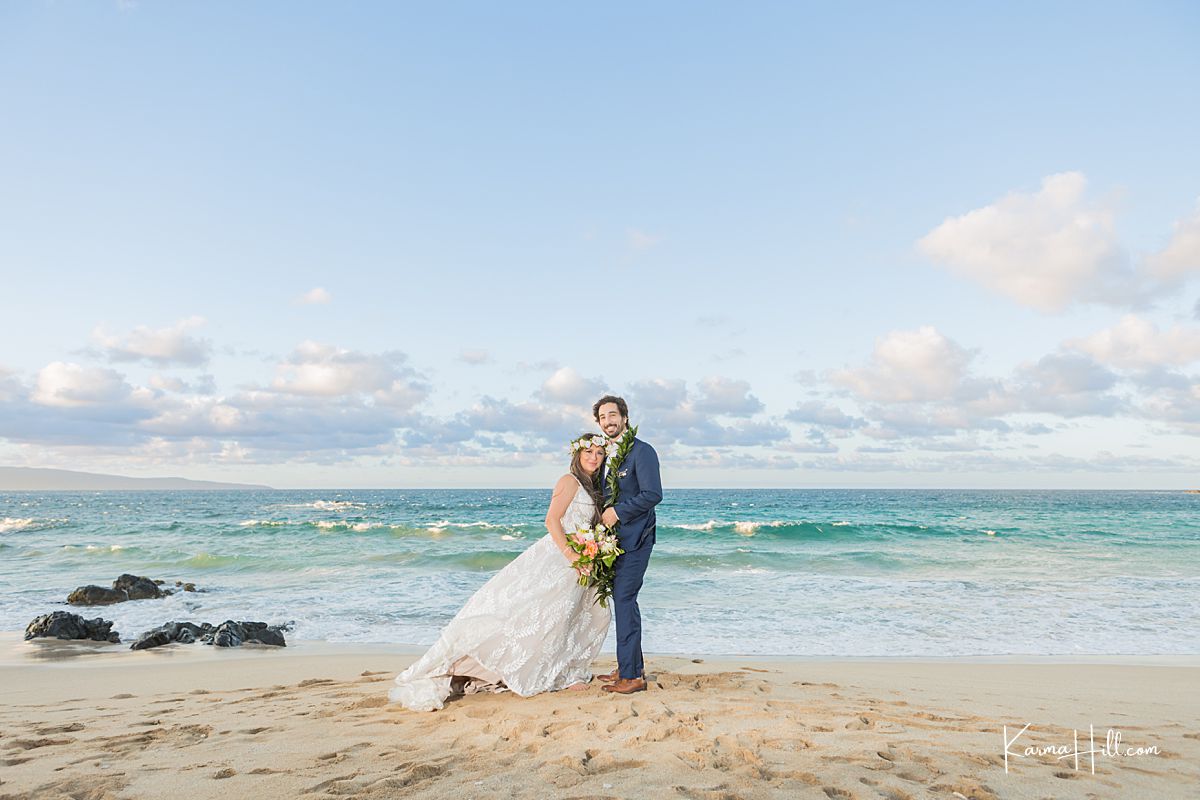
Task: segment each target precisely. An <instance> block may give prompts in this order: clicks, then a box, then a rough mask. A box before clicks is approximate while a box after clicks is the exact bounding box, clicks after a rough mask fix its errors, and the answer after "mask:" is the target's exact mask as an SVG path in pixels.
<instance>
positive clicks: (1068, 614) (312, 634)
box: [0, 489, 1200, 656]
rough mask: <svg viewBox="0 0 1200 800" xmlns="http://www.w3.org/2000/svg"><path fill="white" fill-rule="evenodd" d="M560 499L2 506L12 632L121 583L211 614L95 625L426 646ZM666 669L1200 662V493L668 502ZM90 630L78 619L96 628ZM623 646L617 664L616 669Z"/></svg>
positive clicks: (652, 621) (373, 495)
mask: <svg viewBox="0 0 1200 800" xmlns="http://www.w3.org/2000/svg"><path fill="white" fill-rule="evenodd" d="M548 501H549V491H532V490H363V491H345V490H343V491H262V492H254V491H237V492H209V491H147V492H9V493H0V630H9V631H12V630H22V629H24V627H25V625H26V624H27V623H28V622H29V621H30V620H31V619H32V618H33V617H35V616H37V615H38V614H43V613H47V612H49V611H53V610H56V609H60V608H69V607H67V606H65V605H64V601H65V599H66V596H67V594H68V593H69V592H70V591H71V590H72V589H74V588H75V587H76V586H80V585H83V584H88V583H95V584H99V585H108V584H109V583H110V582H111V581H112V580H113V579H114V578H116V577H117V576H118V575H119V574H121V573H122V572H131V573H135V574H138V575H147V576H149V577H152V578H161V579H165V580H166V581H167V582H168V584H171V583H174V581H175V580H182V581H192V582H194V583H196V584H197V586H199V587H201V588H203V589H206V590H207V591H206V592H205V593H179V594H176V595H175V596H173V597H170V598H167V599H164V600H152V601H135V602H129V603H122V604H119V605H114V606H107V607H102V608H97V609H87V610H83V611H82V612H81V613H85V614H86V615H87V616H93V615H100V616H103V617H104V618H106V619H112V620H114V621H115V622H116V625H115V629H116V630H119V631H120V632H121V634H122V636H123V637H124V638H126V639H127V640H128V639H131V638H132V637H134V636H136V635H137V634H138V633H140V632H141V631H143V630H146V629H149V628H151V627H154V626H155V625H158V624H160V623H162V622H165V621H167V620H185V619H188V620H195V621H209V622H214V623H215V622H220V621H222V620H224V619H228V618H233V619H254V620H265V621H267V622H271V623H280V622H286V621H294V622H295V630H294V632H293V633H292V634H291V635H292V636H293V637H297V638H300V639H320V640H327V641H353V642H394V643H406V644H418V645H427V644H430V643H432V642H433V641H434V640H435V639H436V637H437V634H438V631H439V629H440V628H441V626H442V625H444V624H445V623H446V622H447V621H448V620H449V619H450V618H451V617H452V616H453V615H454V613H455V612H456V611H457V609H458V608H459V607H460V606H461V605H462V603H463V602H464V601H465V600H466V599H467V598H468V597H469V596H470V595H471V593H472V592H473V591H474V590H475V589H476V588H478V587H479V586H480V585H482V584H483V582H484V581H486V580H487V578H488V577H489V576H490V575H492V574H494V573H495V572H496V571H497V570H499V569H500V568H501V567H503V566H504V565H505V564H507V563H508V562H509V561H510V560H511V559H513V558H515V557H516V556H517V555H518V554H519V553H520V552H521V551H522V550H524V549H525V548H526V547H528V546H529V545H531V544H532V543H533V542H534V541H536V540H537V539H538V538H539V537H541V536H543V535H544V534H545V530H544V528H543V526H542V519H543V518H544V517H545V509H546V504H547V503H548ZM640 602H641V608H642V617H643V629H644V639H643V645H644V649H645V650H646V651H647V652H668V653H695V654H790V655H808V656H970V655H998V654H1022V655H1024V654H1037V655H1082V654H1135V655H1161V654H1192V655H1195V654H1200V495H1193V494H1184V493H1179V492H1111V491H1099V492H1069V491H1041V492H1037V491H863V490H765V489H759V490H699V489H693V490H669V491H668V493H667V498H666V500H665V501H664V502H663V504H662V505H661V506H660V507H659V525H658V536H657V544H656V546H655V549H654V554H653V557H652V559H651V562H650V567H649V570H648V572H647V574H646V579H645V585H644V587H643V589H642V593H641V597H640ZM75 610H78V609H75ZM613 648H614V644H613V637H612V634H611V632H610V636H609V641H608V642H607V643H606V645H605V649H606V650H608V651H610V652H611V651H612V650H613Z"/></svg>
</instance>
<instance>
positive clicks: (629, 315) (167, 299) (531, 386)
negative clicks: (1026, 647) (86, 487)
mask: <svg viewBox="0 0 1200 800" xmlns="http://www.w3.org/2000/svg"><path fill="white" fill-rule="evenodd" d="M1197 34H1200V10H1198V9H1197V7H1196V6H1195V5H1194V4H1189V3H1182V2H1179V3H1147V4H1140V5H1138V6H1133V5H1131V4H1104V3H1086V4H1085V3H1078V4H1072V3H1056V4H1035V3H1029V4H1019V3H1017V4H1003V5H1000V4H996V5H993V6H988V7H984V6H983V5H981V4H961V3H944V4H938V3H928V4H916V5H911V6H906V7H903V8H901V7H899V6H896V5H894V4H882V3H880V4H858V5H844V6H840V7H833V6H831V5H829V4H821V5H818V4H799V3H781V4H766V3H762V4H752V5H741V6H736V7H735V6H734V5H733V4H715V3H713V4H702V3H659V4H653V5H651V6H650V7H646V4H606V5H605V6H604V7H603V8H579V7H575V8H570V7H566V6H563V5H562V4H550V3H546V4H535V3H514V4H505V5H503V6H497V5H495V4H483V3H478V4H457V5H454V6H449V5H442V6H441V7H433V6H421V7H418V6H416V5H415V4H414V5H401V4H390V3H388V4H385V3H354V4H333V3H303V4H284V3H256V4H249V5H247V4H233V3H228V4H203V5H201V4H173V3H136V4H131V3H111V4H106V3H91V4H82V3H10V4H6V5H4V6H3V7H2V8H0V98H3V124H2V125H0V269H2V270H3V278H4V292H3V293H2V295H0V311H2V319H3V325H4V338H3V345H2V347H0V462H3V463H6V464H12V465H26V466H54V467H63V468H75V469H93V470H98V471H109V472H120V473H125V474H138V475H142V474H145V475H150V474H177V475H186V476H189V477H198V478H214V479H226V480H252V481H256V482H265V483H271V484H273V485H279V486H320V487H334V486H543V485H549V483H548V482H549V481H552V480H553V478H554V476H555V475H556V474H558V473H559V472H561V470H562V466H563V461H564V457H563V453H565V450H564V449H563V444H564V441H565V438H569V437H570V436H571V435H573V434H574V433H576V432H581V431H582V430H584V429H586V423H587V416H588V415H587V409H588V407H589V406H590V402H591V400H592V399H593V398H594V397H595V396H596V395H597V394H598V393H599V392H601V391H604V390H612V391H615V392H618V393H621V394H624V395H625V396H627V397H628V398H629V400H630V402H631V405H632V407H633V414H634V421H635V422H640V423H641V425H642V429H641V430H642V434H643V435H644V438H646V439H647V440H648V441H650V442H652V443H653V444H655V445H656V447H658V449H659V450H660V453H661V454H662V455H663V462H664V470H665V477H666V478H667V480H668V482H669V483H670V482H674V483H675V484H676V485H680V486H1047V487H1051V486H1078V487H1085V488H1086V487H1096V488H1101V487H1112V486H1120V487H1181V486H1190V485H1191V484H1193V483H1195V477H1194V476H1195V475H1196V474H1197V468H1198V467H1200V410H1198V409H1200V371H1198V370H1197V364H1198V362H1200V304H1198V302H1197V298H1198V297H1200V290H1198V289H1200V281H1198V280H1196V279H1197V278H1198V277H1200V205H1198V201H1200V158H1197V156H1196V149H1195V142H1196V141H1197V140H1198V139H1200V111H1198V110H1197V109H1198V108H1200V104H1198V103H1197V102H1196V99H1197V94H1198V91H1197V89H1198V81H1197V78H1196V76H1197V75H1200V54H1198V50H1197V48H1196V47H1195V46H1194V44H1195V42H1196V41H1197Z"/></svg>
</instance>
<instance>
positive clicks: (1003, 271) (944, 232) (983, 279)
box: [917, 172, 1144, 311]
mask: <svg viewBox="0 0 1200 800" xmlns="http://www.w3.org/2000/svg"><path fill="white" fill-rule="evenodd" d="M1086 186H1087V180H1086V179H1085V178H1084V176H1083V175H1082V174H1081V173H1078V172H1064V173H1060V174H1057V175H1050V176H1048V177H1046V178H1045V179H1043V180H1042V185H1041V189H1039V190H1038V191H1036V192H1032V193H1022V192H1012V193H1010V194H1008V195H1006V196H1005V197H1002V198H1000V199H999V200H997V201H996V202H995V203H992V204H991V205H988V206H984V207H983V208H978V209H975V210H974V211H970V212H967V213H966V214H963V215H961V216H958V217H951V218H949V219H947V220H946V221H944V222H943V223H942V224H941V225H939V226H938V227H936V228H934V229H933V230H932V231H930V232H929V233H928V234H927V235H926V236H925V237H923V238H922V239H921V240H920V241H918V243H917V246H918V247H919V249H920V250H921V251H923V252H924V253H925V254H926V255H927V256H928V257H929V258H931V259H933V260H934V261H936V262H939V263H941V264H944V265H945V266H946V267H947V268H948V269H949V270H950V271H951V272H954V273H956V274H958V275H961V276H963V277H966V278H969V279H971V280H974V281H977V282H978V283H980V284H982V285H984V286H986V287H987V288H989V289H992V290H993V291H996V292H999V293H1001V294H1003V295H1006V296H1008V297H1011V298H1012V299H1014V300H1016V301H1017V302H1018V303H1021V304H1022V305H1026V306H1030V307H1031V308H1036V309H1039V310H1041V311H1061V310H1063V309H1064V308H1066V307H1067V306H1068V305H1070V304H1071V303H1072V302H1076V301H1090V302H1098V303H1107V304H1111V305H1129V304H1131V303H1135V302H1137V301H1138V299H1139V298H1140V297H1142V296H1143V295H1144V293H1142V292H1140V291H1138V289H1137V286H1136V283H1135V281H1134V277H1133V274H1132V270H1131V269H1130V266H1129V259H1128V256H1127V255H1126V254H1125V252H1124V251H1123V250H1122V248H1121V247H1120V246H1119V245H1118V243H1117V239H1116V233H1115V229H1114V226H1113V214H1112V212H1111V211H1110V210H1109V209H1107V208H1104V207H1103V206H1101V205H1099V204H1094V203H1089V202H1087V201H1085V199H1084V191H1085V188H1086Z"/></svg>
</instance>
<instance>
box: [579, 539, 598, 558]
mask: <svg viewBox="0 0 1200 800" xmlns="http://www.w3.org/2000/svg"><path fill="white" fill-rule="evenodd" d="M599 549H600V546H599V545H597V544H596V543H595V542H588V543H587V544H586V545H584V547H583V552H585V553H587V554H588V555H589V556H595V555H596V553H597V551H599Z"/></svg>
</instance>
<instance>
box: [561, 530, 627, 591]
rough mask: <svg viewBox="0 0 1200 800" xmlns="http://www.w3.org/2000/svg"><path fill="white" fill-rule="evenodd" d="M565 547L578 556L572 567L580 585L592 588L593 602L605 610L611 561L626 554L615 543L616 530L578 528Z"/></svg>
mask: <svg viewBox="0 0 1200 800" xmlns="http://www.w3.org/2000/svg"><path fill="white" fill-rule="evenodd" d="M567 544H568V545H570V546H571V549H572V550H574V551H575V552H576V553H578V554H579V558H577V559H575V560H574V561H572V562H571V566H572V567H573V568H574V569H575V570H576V571H578V572H579V585H580V586H595V587H596V601H597V602H598V603H600V606H601V607H602V608H608V598H610V597H612V591H613V562H614V561H616V560H617V556H619V555H621V554H622V553H624V552H625V551H624V550H622V549H621V548H620V547H619V546H618V544H617V534H616V531H612V530H609V529H608V528H606V527H605V526H604V525H597V526H596V527H594V528H588V527H586V526H583V525H581V526H579V527H578V528H576V529H575V532H574V533H569V534H567Z"/></svg>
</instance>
